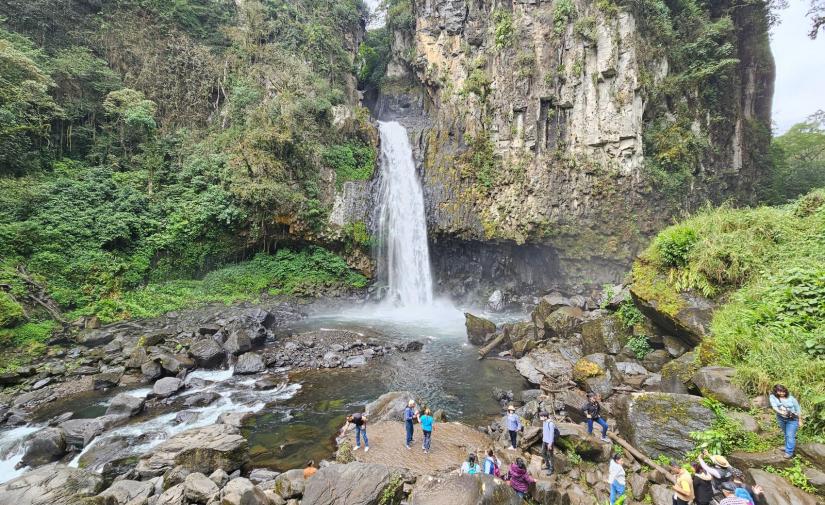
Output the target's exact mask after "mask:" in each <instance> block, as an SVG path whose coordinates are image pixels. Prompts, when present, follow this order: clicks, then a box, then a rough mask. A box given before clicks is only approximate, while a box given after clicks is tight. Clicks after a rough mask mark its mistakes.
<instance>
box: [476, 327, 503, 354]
mask: <svg viewBox="0 0 825 505" xmlns="http://www.w3.org/2000/svg"><path fill="white" fill-rule="evenodd" d="M505 337H507V334H506V333H502V334H501V335H499V336H497V337H496V338H494V339H493V341H492V342H490V343H489V344H487V345H485V346H484V347H482V348H481V349H479V350H478V359H484V357H485V356H487V355H488V354H489V353H490V351H492V350H493V349H495V348H496V346H498V344H500V343H501V341H502V340H504V339H505Z"/></svg>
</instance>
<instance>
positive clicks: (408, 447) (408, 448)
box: [404, 444, 412, 450]
mask: <svg viewBox="0 0 825 505" xmlns="http://www.w3.org/2000/svg"><path fill="white" fill-rule="evenodd" d="M404 447H406V448H407V450H410V449H412V447H410V446H409V445H407V444H404Z"/></svg>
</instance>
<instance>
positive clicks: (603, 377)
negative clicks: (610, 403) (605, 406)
mask: <svg viewBox="0 0 825 505" xmlns="http://www.w3.org/2000/svg"><path fill="white" fill-rule="evenodd" d="M572 376H573V380H574V381H575V382H576V384H578V385H579V387H581V388H582V389H584V390H585V391H592V392H594V393H598V394H600V395H602V398H608V397H610V395H612V394H613V388H614V387H616V386H618V385H619V384H621V382H622V375H621V373H620V372H619V369H618V368H616V360H615V359H613V356H610V355H609V354H604V353H594V354H588V355H587V356H584V357H583V358H581V359H580V360H578V361H577V362H576V364H575V365H573V374H572Z"/></svg>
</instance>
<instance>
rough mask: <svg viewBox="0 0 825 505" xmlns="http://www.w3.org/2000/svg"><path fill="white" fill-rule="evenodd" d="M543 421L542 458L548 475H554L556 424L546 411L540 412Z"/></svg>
mask: <svg viewBox="0 0 825 505" xmlns="http://www.w3.org/2000/svg"><path fill="white" fill-rule="evenodd" d="M539 419H541V457H542V459H543V463H544V467H545V468H547V475H553V444H554V443H555V442H556V424H555V423H554V422H553V420H552V419H550V414H548V413H547V412H546V411H542V412H539Z"/></svg>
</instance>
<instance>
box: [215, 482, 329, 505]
mask: <svg viewBox="0 0 825 505" xmlns="http://www.w3.org/2000/svg"><path fill="white" fill-rule="evenodd" d="M220 503H221V505H269V498H267V497H266V495H265V494H264V492H263V490H261V489H260V488H259V487H257V486H256V485H255V484H253V483H252V482H251V481H250V480H249V479H244V478H243V477H238V478H236V479H232V480H230V481H229V483H227V484H226V486H224V488H223V489H221V502H220ZM309 503H313V502H309Z"/></svg>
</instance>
